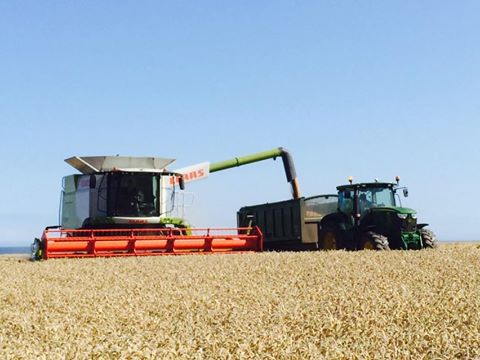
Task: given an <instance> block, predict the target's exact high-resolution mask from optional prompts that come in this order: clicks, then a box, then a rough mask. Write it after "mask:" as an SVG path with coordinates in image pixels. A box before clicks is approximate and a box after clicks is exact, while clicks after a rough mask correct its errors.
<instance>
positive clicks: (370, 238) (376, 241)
mask: <svg viewBox="0 0 480 360" xmlns="http://www.w3.org/2000/svg"><path fill="white" fill-rule="evenodd" d="M361 246H362V249H365V250H390V246H389V245H388V238H387V237H386V236H383V235H380V234H377V233H375V232H373V231H367V232H366V233H364V234H363V235H362V242H361Z"/></svg>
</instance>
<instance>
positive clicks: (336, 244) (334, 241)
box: [318, 225, 343, 250]
mask: <svg viewBox="0 0 480 360" xmlns="http://www.w3.org/2000/svg"><path fill="white" fill-rule="evenodd" d="M318 239H319V242H318V244H319V246H318V249H319V250H337V249H341V248H342V242H343V241H342V235H341V233H340V231H339V230H338V229H337V228H336V227H335V226H332V225H326V226H324V227H322V229H321V230H320V231H319V234H318Z"/></svg>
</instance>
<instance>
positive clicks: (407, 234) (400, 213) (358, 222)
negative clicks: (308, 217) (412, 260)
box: [319, 177, 437, 250]
mask: <svg viewBox="0 0 480 360" xmlns="http://www.w3.org/2000/svg"><path fill="white" fill-rule="evenodd" d="M399 181H400V178H399V177H397V178H396V183H385V182H378V181H376V182H373V183H358V184H353V181H352V178H350V179H349V182H350V184H348V185H342V186H338V187H337V190H338V210H337V211H336V212H334V213H331V214H328V215H326V216H325V217H324V218H323V219H322V221H321V223H320V231H319V248H320V249H327V250H328V249H348V250H360V249H374V250H389V249H405V250H407V249H424V248H435V247H436V246H437V239H436V237H435V235H434V233H433V232H432V231H431V230H428V229H425V227H426V226H427V225H428V224H417V213H416V211H415V210H413V209H409V208H405V207H402V206H401V202H400V196H399V194H398V192H399V190H403V195H404V196H405V197H407V196H408V189H407V188H405V187H400V186H399ZM397 201H398V203H397ZM398 205H400V206H398Z"/></svg>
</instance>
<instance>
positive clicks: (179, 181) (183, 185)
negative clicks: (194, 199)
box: [178, 176, 185, 190]
mask: <svg viewBox="0 0 480 360" xmlns="http://www.w3.org/2000/svg"><path fill="white" fill-rule="evenodd" d="M178 185H179V186H180V190H185V180H184V179H183V176H180V177H179V178H178Z"/></svg>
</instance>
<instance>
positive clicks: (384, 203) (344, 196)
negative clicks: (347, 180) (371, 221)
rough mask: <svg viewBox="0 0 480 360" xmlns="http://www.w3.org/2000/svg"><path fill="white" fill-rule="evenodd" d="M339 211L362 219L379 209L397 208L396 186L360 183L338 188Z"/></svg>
mask: <svg viewBox="0 0 480 360" xmlns="http://www.w3.org/2000/svg"><path fill="white" fill-rule="evenodd" d="M337 190H338V205H339V210H340V211H341V212H343V213H345V214H348V215H350V214H353V215H354V217H356V218H360V217H361V216H363V215H365V214H366V213H367V212H368V210H370V209H372V208H377V207H390V208H393V207H396V201H395V197H396V190H397V189H396V185H395V184H392V183H380V182H373V183H360V184H350V185H343V186H339V187H337Z"/></svg>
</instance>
